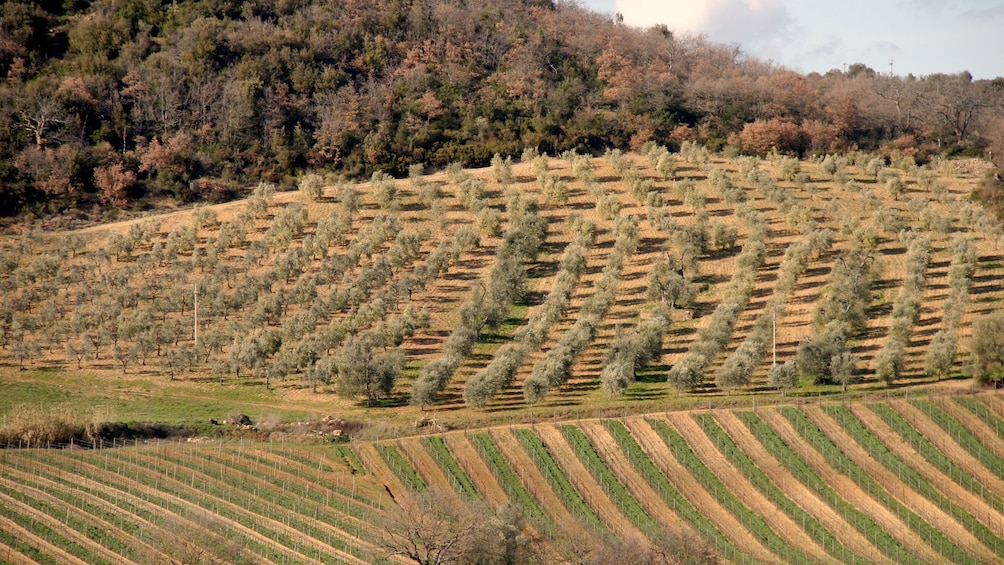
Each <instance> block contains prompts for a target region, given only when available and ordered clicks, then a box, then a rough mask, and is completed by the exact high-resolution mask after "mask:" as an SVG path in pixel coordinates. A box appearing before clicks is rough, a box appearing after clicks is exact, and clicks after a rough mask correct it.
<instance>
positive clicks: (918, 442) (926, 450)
mask: <svg viewBox="0 0 1004 565" xmlns="http://www.w3.org/2000/svg"><path fill="white" fill-rule="evenodd" d="M867 406H868V408H869V409H870V410H871V411H872V412H874V413H875V414H877V415H878V417H879V418H881V419H882V420H883V421H884V422H885V423H886V424H887V425H888V426H889V427H890V428H892V429H893V430H894V431H895V432H896V433H898V434H899V435H900V437H902V438H903V439H904V440H905V441H906V442H907V443H909V444H910V446H911V447H913V449H914V450H916V451H917V452H918V453H920V455H921V456H922V457H923V458H924V459H926V460H927V462H928V463H930V464H931V465H933V466H934V467H935V468H936V469H938V470H939V471H941V472H942V473H944V474H946V475H948V476H949V477H950V478H951V479H952V480H953V481H955V483H956V484H958V485H960V486H961V487H963V488H965V489H966V490H968V491H969V492H971V493H973V494H976V495H978V496H980V497H981V498H983V500H985V501H987V503H988V504H990V506H992V507H993V508H994V509H995V510H997V511H998V512H1002V511H1004V500H1001V498H1000V497H998V496H997V495H996V494H994V493H993V492H992V491H989V490H987V489H986V488H985V487H984V486H983V483H982V482H980V481H979V480H977V478H976V477H975V476H974V475H973V474H972V473H971V472H969V471H967V470H965V469H963V468H962V467H960V466H959V465H957V464H956V463H955V461H953V460H952V459H951V458H950V457H948V456H947V455H945V454H944V453H942V452H941V450H940V449H938V448H937V446H935V445H934V444H933V443H931V442H930V441H929V440H928V439H927V438H926V437H924V436H923V435H922V434H921V433H920V432H918V431H917V430H916V429H915V428H914V427H913V424H911V423H910V422H908V421H906V419H905V418H903V416H902V415H900V413H899V412H897V411H896V410H895V409H893V408H892V407H891V406H889V405H888V404H868V405H867Z"/></svg>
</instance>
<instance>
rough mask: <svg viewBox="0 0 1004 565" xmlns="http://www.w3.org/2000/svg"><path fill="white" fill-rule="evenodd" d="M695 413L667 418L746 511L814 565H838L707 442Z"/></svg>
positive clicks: (709, 441) (683, 413)
mask: <svg viewBox="0 0 1004 565" xmlns="http://www.w3.org/2000/svg"><path fill="white" fill-rule="evenodd" d="M692 414H693V413H685V412H670V413H667V414H666V418H667V419H668V420H669V421H670V422H671V423H672V424H673V426H674V427H675V428H676V429H677V430H678V431H679V432H680V435H682V436H683V438H684V439H686V440H687V445H689V446H690V448H691V449H692V450H693V451H694V453H695V454H696V455H697V456H698V457H699V458H700V459H701V460H702V461H703V462H704V464H705V465H706V466H707V467H708V468H709V469H711V470H712V471H714V473H715V474H716V475H717V476H718V478H719V479H720V480H721V481H722V482H723V483H724V484H726V485H728V487H729V489H730V492H731V493H732V494H734V495H735V496H736V498H738V499H739V500H740V501H741V502H742V503H743V504H744V505H745V506H746V507H747V508H749V509H750V510H752V511H753V512H755V513H756V514H758V515H759V516H760V517H761V518H763V519H764V521H765V522H766V523H767V524H769V525H770V527H771V529H772V530H773V531H774V532H776V533H777V534H778V535H780V536H781V537H782V538H784V539H785V541H787V542H788V544H789V545H791V546H792V547H793V548H798V549H800V550H802V551H804V552H805V553H806V554H807V555H808V556H809V557H811V558H812V560H813V561H814V562H815V563H837V562H838V561H837V560H835V559H834V558H833V557H832V556H830V555H829V554H827V553H826V552H825V551H824V550H823V548H821V547H820V546H819V545H818V544H817V543H816V542H815V540H813V539H812V538H811V537H809V535H808V534H806V533H805V531H804V530H803V529H802V528H800V527H799V526H798V524H797V523H795V522H794V521H793V520H792V519H791V518H790V517H789V516H788V515H787V514H785V513H783V512H779V511H778V509H777V508H776V507H775V506H774V503H773V502H771V501H770V500H768V499H767V497H765V496H764V495H763V494H762V493H761V492H760V491H759V490H757V488H756V487H755V486H753V484H752V483H750V481H749V480H748V479H747V478H746V477H745V476H744V475H743V474H742V473H741V472H739V470H738V469H736V468H735V466H733V465H732V463H731V462H730V461H729V460H728V459H726V458H725V456H723V455H722V454H721V452H720V451H719V450H718V449H717V448H716V447H715V445H714V444H713V443H712V442H711V440H710V439H709V438H708V436H707V434H705V433H704V430H702V429H701V427H700V425H698V423H697V422H696V421H694V419H693V417H692Z"/></svg>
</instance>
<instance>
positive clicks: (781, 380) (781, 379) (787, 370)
mask: <svg viewBox="0 0 1004 565" xmlns="http://www.w3.org/2000/svg"><path fill="white" fill-rule="evenodd" d="M767 385H768V386H771V387H774V388H776V389H780V391H781V396H785V395H787V394H788V389H791V388H795V387H796V386H798V368H797V367H796V366H795V362H794V361H792V360H788V361H785V362H784V363H781V364H779V365H773V366H771V368H770V369H768V370H767Z"/></svg>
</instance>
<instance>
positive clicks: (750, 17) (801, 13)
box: [579, 0, 1004, 78]
mask: <svg viewBox="0 0 1004 565" xmlns="http://www.w3.org/2000/svg"><path fill="white" fill-rule="evenodd" d="M579 2H580V3H581V5H583V6H585V7H587V8H590V9H593V10H595V11H598V12H603V13H607V14H614V13H616V12H620V13H622V14H623V15H624V21H625V23H628V24H630V25H635V26H641V27H648V26H650V25H653V24H656V23H664V24H666V25H667V26H669V28H670V29H672V30H673V31H674V32H676V33H677V34H691V35H696V34H705V35H706V36H707V37H708V39H710V40H712V41H715V42H718V43H730V44H731V43H735V44H738V45H739V46H740V47H741V48H742V51H743V52H744V53H748V54H750V55H753V56H755V57H758V58H761V59H769V60H772V61H774V62H775V63H777V64H779V65H783V66H785V67H788V68H791V69H793V70H796V71H800V72H806V73H808V72H812V71H817V72H821V73H825V72H826V71H828V70H830V69H840V68H842V65H843V64H845V63H846V64H851V63H864V64H866V65H868V66H869V67H872V68H873V69H875V70H877V71H881V72H888V70H889V59H890V58H892V59H894V60H895V62H894V67H893V68H894V72H895V73H896V74H898V75H906V74H907V73H913V74H914V75H918V76H919V75H929V74H932V73H957V72H961V71H964V70H968V71H969V72H970V73H972V74H973V76H974V77H975V78H995V77H998V76H1004V1H996V0H840V2H836V1H833V0H830V1H827V2H822V1H818V0H579Z"/></svg>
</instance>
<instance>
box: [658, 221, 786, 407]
mask: <svg viewBox="0 0 1004 565" xmlns="http://www.w3.org/2000/svg"><path fill="white" fill-rule="evenodd" d="M746 221H747V223H749V224H750V226H751V228H752V233H751V234H750V237H749V239H748V240H747V241H746V243H745V244H744V245H743V249H742V252H741V253H740V254H739V257H738V258H737V260H736V267H735V271H734V272H733V274H732V279H731V280H730V281H729V285H728V287H727V290H726V293H725V298H724V300H723V301H722V302H721V303H720V304H719V305H718V306H717V307H716V308H715V311H714V313H712V315H711V321H710V322H709V323H708V325H707V326H706V327H704V328H703V329H702V330H701V331H700V332H699V334H698V338H697V341H695V342H694V343H692V344H691V346H690V348H689V349H688V351H687V353H686V355H684V356H683V358H682V359H681V360H680V361H679V362H677V363H676V364H675V365H673V368H672V369H670V370H669V374H668V375H667V380H668V382H669V385H670V386H672V387H674V388H675V389H677V390H680V391H686V390H690V389H693V388H694V387H696V386H697V385H698V384H700V383H701V381H702V380H703V379H704V371H705V369H706V368H707V366H708V365H709V364H710V363H711V362H712V360H713V359H714V357H715V356H716V355H718V353H719V352H721V351H722V350H723V349H724V348H725V346H726V345H728V342H729V338H730V336H731V335H732V329H733V327H734V326H735V323H736V321H737V320H738V319H739V315H740V314H741V313H742V311H743V309H744V308H745V307H746V304H747V303H748V302H749V299H750V297H751V296H752V294H753V285H754V283H755V281H756V273H757V271H758V270H759V269H760V267H762V266H763V264H764V261H765V260H766V257H767V247H766V244H765V243H764V241H765V240H766V238H767V225H766V222H765V221H764V220H763V218H762V217H759V216H757V215H755V214H751V215H750V216H747V217H746Z"/></svg>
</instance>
